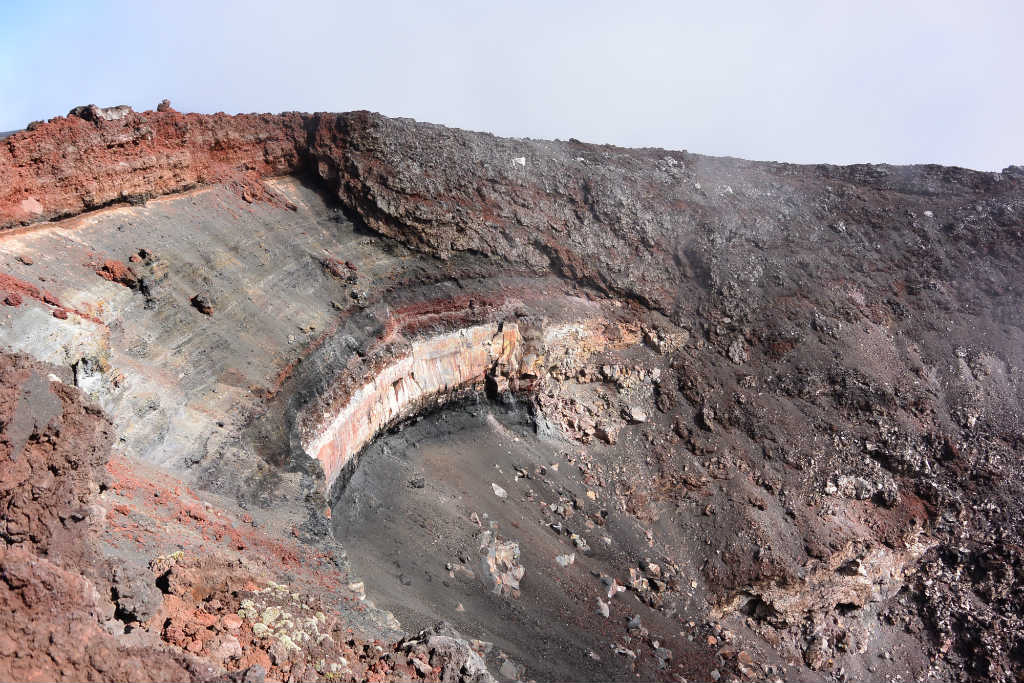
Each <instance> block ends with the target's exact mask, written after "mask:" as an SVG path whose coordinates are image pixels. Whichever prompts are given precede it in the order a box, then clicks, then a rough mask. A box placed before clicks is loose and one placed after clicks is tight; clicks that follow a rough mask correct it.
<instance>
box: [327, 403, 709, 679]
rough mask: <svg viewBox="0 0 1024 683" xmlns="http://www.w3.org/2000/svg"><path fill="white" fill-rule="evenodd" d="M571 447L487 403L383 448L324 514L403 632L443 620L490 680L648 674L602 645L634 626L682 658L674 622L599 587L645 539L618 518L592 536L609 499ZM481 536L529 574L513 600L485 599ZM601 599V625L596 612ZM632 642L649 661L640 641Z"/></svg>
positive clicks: (394, 436)
mask: <svg viewBox="0 0 1024 683" xmlns="http://www.w3.org/2000/svg"><path fill="white" fill-rule="evenodd" d="M572 448H573V446H572V444H569V443H566V442H565V441H555V440H546V439H543V438H541V437H539V436H538V435H537V434H536V433H535V430H534V426H533V421H532V419H531V418H530V417H529V416H528V415H527V414H526V412H525V409H523V408H521V407H518V406H517V407H511V408H510V407H508V406H505V405H501V404H497V403H493V402H481V403H476V404H462V405H459V406H453V407H450V408H447V409H444V410H442V411H436V412H433V413H431V414H428V415H426V416H423V417H422V418H421V419H417V420H414V421H411V422H409V423H407V424H405V425H403V426H402V428H401V429H397V430H392V432H391V433H388V434H385V435H383V436H381V437H379V438H378V439H377V440H376V441H374V442H373V443H372V444H371V445H370V446H369V447H368V448H367V449H366V451H365V452H364V453H363V455H362V456H361V458H360V460H359V463H358V465H357V467H356V468H355V470H354V472H353V473H352V475H351V478H350V479H349V481H348V482H347V485H346V486H345V487H344V488H343V489H342V491H341V493H340V495H338V496H337V498H336V500H335V501H334V503H333V505H332V512H333V515H332V528H333V530H334V534H335V537H336V538H337V539H338V540H339V542H341V543H342V544H343V545H344V546H345V547H346V548H347V549H348V551H349V557H350V558H351V561H352V565H353V568H354V570H355V571H356V573H357V574H358V575H359V576H362V577H365V579H366V594H367V598H368V599H370V600H371V601H373V602H374V603H376V604H377V606H379V607H383V608H385V609H387V610H389V611H391V612H393V613H394V614H395V615H396V616H397V617H398V619H399V621H401V622H402V625H403V626H404V627H405V628H406V629H411V630H418V629H421V628H426V627H428V626H430V625H431V624H433V623H434V622H436V621H437V620H438V619H444V620H446V621H448V622H450V623H451V624H453V625H455V626H456V628H458V629H459V630H460V631H461V632H463V633H472V634H474V635H475V637H476V638H479V639H482V640H486V641H490V642H493V644H494V647H493V649H492V651H491V653H490V655H491V658H492V660H493V663H494V664H495V668H494V669H493V670H496V671H497V670H500V669H501V666H502V663H503V661H504V660H503V659H502V658H501V657H500V656H499V653H502V654H506V655H508V660H509V662H510V664H509V665H506V668H505V671H516V670H517V669H516V665H521V666H523V667H525V673H523V672H520V674H518V675H517V677H521V678H524V679H525V678H533V679H536V680H580V679H588V680H630V679H632V680H635V677H636V675H641V677H643V678H645V679H649V678H653V677H655V673H654V671H653V670H652V669H651V668H650V667H651V664H652V662H654V661H656V660H655V658H653V657H643V658H641V659H640V660H639V662H640V666H639V667H637V666H635V664H636V660H634V659H633V658H631V657H630V656H629V655H628V654H616V653H615V651H614V648H613V647H612V645H613V644H618V643H619V642H622V641H623V635H624V634H625V633H626V631H627V629H626V626H627V623H626V622H628V621H629V620H630V619H631V618H633V617H639V618H640V620H641V623H642V624H643V626H644V627H645V628H647V629H649V630H650V631H651V633H655V634H658V635H655V636H654V638H655V639H658V640H660V641H661V642H662V643H663V644H664V646H665V647H672V649H673V650H675V653H676V655H675V656H677V657H684V658H685V657H686V656H687V655H688V654H690V655H692V654H693V652H689V653H688V652H687V650H688V649H690V650H692V649H693V648H686V647H685V645H686V643H685V639H681V638H679V633H678V631H679V629H678V628H677V627H676V626H675V625H674V624H673V623H672V620H671V619H666V618H665V617H664V615H663V614H662V613H660V612H658V611H656V610H653V609H651V608H650V607H648V606H647V605H646V604H642V603H641V602H640V601H639V600H637V599H636V597H635V595H633V594H632V593H625V592H617V591H616V593H615V594H614V596H613V597H612V598H608V597H607V594H606V593H607V590H609V586H608V585H607V584H605V583H602V581H601V577H621V576H623V575H624V574H626V573H627V572H628V568H629V567H630V566H636V564H635V562H634V561H631V560H630V558H631V557H636V556H637V555H638V554H642V550H643V546H644V545H645V543H644V541H643V534H642V530H640V529H639V528H638V527H637V526H636V525H635V524H634V523H632V522H631V521H630V519H629V518H628V517H627V516H625V515H621V514H619V513H617V512H615V513H611V514H608V516H607V517H605V518H603V519H605V520H606V521H605V522H604V524H603V525H602V526H597V525H596V524H595V523H594V522H593V521H592V520H591V516H595V517H599V516H600V510H602V509H604V510H605V513H606V514H607V513H608V511H607V509H605V508H603V507H602V506H603V505H607V503H608V501H607V500H602V499H603V498H606V496H605V495H602V496H601V497H597V495H596V492H595V491H594V490H593V489H588V488H587V487H586V486H585V485H583V484H582V483H581V482H580V480H579V476H578V475H579V470H578V469H577V468H576V467H575V466H574V465H573V463H572V461H571V460H570V459H569V458H571V456H572V453H571V451H570V450H567V449H572ZM575 448H576V450H578V449H579V447H578V446H576V447H575ZM567 456H569V458H567ZM524 474H525V476H524ZM495 486H497V487H499V489H495ZM588 491H589V493H590V496H588ZM566 500H569V501H576V502H577V503H578V504H579V508H580V509H574V506H573V503H571V502H570V503H569V504H568V506H566V505H564V504H563V503H562V501H566ZM553 505H555V506H560V510H561V511H560V512H552V511H551V506H553ZM553 524H554V525H558V526H560V527H562V530H561V531H559V530H556V529H553V528H552V525H553ZM486 532H491V533H493V534H495V535H496V536H497V537H499V538H500V539H502V540H505V541H508V542H513V543H516V544H517V545H518V549H519V552H520V555H519V558H518V562H519V563H521V564H522V566H523V567H524V569H525V574H524V576H523V578H522V579H521V581H520V582H519V590H518V591H517V593H516V595H515V597H507V596H501V595H498V594H496V593H495V592H494V591H493V590H491V586H490V584H489V582H488V579H487V576H486V573H487V572H486V569H485V568H484V567H483V566H482V561H481V550H480V547H481V537H482V536H483V535H484V534H485V533H486ZM573 533H576V534H578V535H579V536H580V537H582V538H583V539H584V540H585V541H586V544H587V546H585V548H580V547H577V546H576V545H575V544H574V543H573V541H572V540H571V534H573ZM558 558H561V559H562V562H563V563H566V566H562V564H560V563H559V561H558ZM569 558H571V560H569ZM598 597H603V599H604V600H603V601H604V602H605V603H606V604H607V605H609V608H608V609H609V616H607V617H605V616H603V615H601V614H600V613H599V605H598V602H597V599H598ZM629 645H631V647H632V649H635V650H639V649H643V650H650V642H649V639H645V638H634V639H633V641H632V642H631V643H629ZM624 647H625V645H624ZM644 654H649V652H645V653H644ZM694 664H698V662H694ZM693 669H694V671H707V670H708V669H707V668H706V667H700V666H694V667H693Z"/></svg>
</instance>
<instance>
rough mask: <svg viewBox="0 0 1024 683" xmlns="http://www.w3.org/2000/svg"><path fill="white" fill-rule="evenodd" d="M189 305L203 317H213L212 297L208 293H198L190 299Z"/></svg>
mask: <svg viewBox="0 0 1024 683" xmlns="http://www.w3.org/2000/svg"><path fill="white" fill-rule="evenodd" d="M190 303H191V304H192V306H193V308H195V309H196V310H197V311H199V312H200V313H202V314H203V315H213V297H212V296H210V293H209V292H199V293H198V294H196V295H195V296H194V297H192V299H191V300H190Z"/></svg>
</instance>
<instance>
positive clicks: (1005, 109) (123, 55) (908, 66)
mask: <svg viewBox="0 0 1024 683" xmlns="http://www.w3.org/2000/svg"><path fill="white" fill-rule="evenodd" d="M1022 33H1024V2H1022V1H1021V0H1010V1H1005V2H1004V1H990V2H986V1H979V0H973V1H971V2H965V1H960V2H947V1H946V0H928V1H922V2H909V1H908V2H900V1H899V0H890V1H889V2H870V1H866V0H860V1H850V2H839V1H830V0H818V1H807V2H787V1H785V0H777V1H774V2H767V1H765V0H760V1H740V0H737V1H735V2H723V1H717V2H715V1H712V0H706V1H705V2H701V3H689V2H671V1H667V0H665V1H662V2H632V1H624V0H616V1H614V2H596V1H595V2H557V1H556V0H548V1H547V2H532V1H525V0H523V1H519V2H497V1H496V0H490V1H485V0H479V1H477V2H454V1H453V2H434V3H430V2H426V1H425V0H421V1H419V2H386V1H383V0H365V1H363V2H358V3H355V2H341V1H335V2H330V1H328V0H315V1H306V2H304V1H302V0H294V1H292V2H282V1H280V0H278V1H276V2H267V1H264V0H248V1H246V2H241V1H238V2H235V1H223V2H222V1H218V0H204V1H202V2H199V1H196V0H177V1H173V0H172V1H163V2H158V1H157V0H132V1H130V2H123V1H107V2H101V1H95V2H86V1H84V0H75V1H69V0H0V131H2V130H8V129H16V128H23V127H24V126H25V125H26V124H27V123H28V122H29V121H31V120H33V119H43V118H49V117H52V116H56V115H63V114H65V113H67V111H68V110H69V109H71V108H72V107H73V106H75V105H78V104H88V103H95V104H98V105H101V106H108V105H113V104H129V105H131V106H133V107H135V108H136V109H152V108H154V107H155V106H156V104H157V102H159V101H160V100H161V99H162V98H164V97H167V98H170V99H171V101H172V103H173V105H174V107H175V108H176V109H178V110H180V111H200V112H215V111H226V112H230V113H235V112H251V111H270V112H278V111H286V110H300V111H347V110H352V109H370V110H373V111H379V112H382V113H384V114H387V115H390V116H410V117H413V118H416V119H418V120H421V121H431V122H435V123H444V124H447V125H451V126H458V127H461V128H470V129H474V130H488V131H492V132H494V133H497V134H499V135H508V136H515V137H538V138H561V139H567V138H569V137H575V138H579V139H581V140H585V141H588V142H608V143H614V144H619V145H626V146H657V147H666V148H670V149H688V150H690V151H692V152H701V153H705V154H720V155H723V154H724V155H733V156H740V157H746V158H752V159H773V160H781V161H795V162H819V161H823V162H834V163H852V162H860V161H876V162H890V163H918V162H920V163H925V162H935V163H945V164H956V165H961V166H968V167H971V168H979V169H990V170H998V169H1001V168H1003V167H1005V166H1007V165H1008V164H1011V163H1024V125H1022V123H1024V106H1022V105H1024V87H1022V85H1024V49H1022V40H1024V39H1022Z"/></svg>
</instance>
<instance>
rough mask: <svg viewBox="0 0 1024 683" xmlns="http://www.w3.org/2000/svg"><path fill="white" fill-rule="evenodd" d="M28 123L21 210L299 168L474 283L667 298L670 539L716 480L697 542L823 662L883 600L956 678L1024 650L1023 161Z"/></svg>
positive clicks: (659, 400) (819, 665) (438, 133)
mask: <svg viewBox="0 0 1024 683" xmlns="http://www.w3.org/2000/svg"><path fill="white" fill-rule="evenodd" d="M30 128H31V129H30V130H28V131H25V132H21V133H16V134H14V135H12V136H10V137H9V138H6V139H5V140H4V141H3V142H2V143H0V178H3V184H2V186H0V224H2V226H3V227H4V228H7V229H10V230H15V231H17V230H22V229H24V228H23V226H29V225H31V224H33V223H36V222H39V221H44V220H53V219H57V218H61V217H66V216H72V215H75V214H79V213H81V212H83V211H87V210H90V209H95V208H98V207H103V206H107V205H110V204H116V203H119V202H129V203H138V202H143V201H145V200H146V199H149V198H152V197H156V196H160V195H165V194H170V193H177V192H182V191H185V190H189V189H192V188H196V187H201V186H206V185H222V186H226V187H228V188H230V189H231V190H232V191H234V192H235V193H237V194H238V195H239V196H240V197H241V198H242V199H243V200H244V201H245V202H247V203H253V202H269V203H270V204H275V203H276V204H278V205H280V206H287V205H288V204H289V202H290V200H289V199H287V198H286V197H284V196H283V195H281V194H280V193H277V192H275V191H274V190H273V188H270V189H268V187H267V186H266V185H264V184H263V183H262V182H261V179H262V178H266V177H268V176H280V175H288V174H298V175H305V176H307V177H312V178H315V179H317V182H318V183H320V186H321V187H323V188H324V189H325V191H326V192H328V193H330V194H332V195H333V196H336V197H337V199H338V201H339V202H340V203H341V205H342V206H343V207H344V208H345V210H346V211H347V212H348V213H349V215H350V216H352V217H353V218H355V219H357V220H359V221H361V222H362V224H364V225H365V226H367V227H369V228H370V229H372V230H374V231H376V232H377V233H379V234H382V235H386V236H388V237H391V238H394V239H395V240H398V241H399V242H401V243H403V244H405V245H406V246H407V247H409V248H411V249H413V250H415V251H418V252H421V253H426V254H429V255H433V256H437V257H439V258H441V259H442V260H447V261H448V262H449V263H451V264H453V265H452V267H453V268H454V267H458V268H465V263H467V262H473V263H479V264H483V265H479V266H476V267H477V268H479V269H480V270H479V272H478V273H477V275H478V276H479V278H480V280H481V281H482V282H486V281H487V279H488V278H491V277H498V274H499V273H501V272H502V270H503V269H514V270H515V272H516V273H520V274H525V275H524V276H529V277H544V276H547V275H549V274H555V275H557V276H560V277H561V278H563V279H564V280H566V281H567V282H568V283H570V286H576V287H578V288H579V290H578V291H579V292H583V293H589V294H588V295H590V296H594V297H607V298H608V299H610V300H615V299H618V300H619V301H621V302H623V303H624V304H625V306H626V308H627V309H628V310H633V311H637V313H636V315H637V317H644V316H650V315H664V316H666V318H667V320H666V321H665V322H664V324H665V325H666V326H669V325H670V326H674V327H676V328H679V329H683V330H686V331H687V333H688V334H687V336H688V338H689V343H688V344H687V345H686V346H685V348H682V349H675V350H672V351H669V352H667V353H665V354H664V355H663V356H661V360H660V361H658V362H659V363H661V365H662V366H663V378H662V379H661V381H660V383H659V384H658V385H657V388H656V389H654V398H655V401H656V405H652V406H651V408H652V409H656V410H657V413H658V415H657V419H656V420H651V421H650V422H649V423H645V425H644V426H643V427H642V428H643V429H647V430H649V433H650V434H651V440H650V441H649V443H648V444H647V445H646V446H644V450H645V451H646V453H645V454H644V455H645V456H647V457H648V458H649V459H653V461H654V462H655V464H654V465H653V466H651V467H650V468H649V469H647V470H645V472H646V473H647V474H648V475H651V476H652V479H651V480H650V483H649V484H647V485H644V484H642V482H643V478H642V477H640V476H639V474H638V477H637V481H638V482H640V483H638V485H637V486H636V487H634V489H635V490H634V491H633V492H632V493H631V494H625V499H626V500H627V502H628V505H629V507H630V510H631V512H632V513H633V514H635V515H636V516H638V517H643V516H645V515H651V514H654V512H653V511H654V510H655V509H657V510H659V512H658V514H659V515H660V516H662V517H664V518H665V519H662V521H661V524H662V525H663V526H667V527H668V528H663V529H662V533H664V534H666V535H667V536H668V537H669V538H671V533H672V532H671V527H672V525H673V523H674V520H673V517H672V514H678V515H685V514H686V513H680V512H678V509H679V507H678V506H679V505H681V504H682V503H681V499H694V500H697V501H699V502H700V504H699V505H696V507H695V508H694V509H695V510H697V511H699V512H700V514H699V517H700V519H701V527H702V528H703V529H704V532H705V533H706V534H707V536H708V538H709V539H711V541H712V543H713V546H714V549H715V550H718V551H719V552H711V551H708V552H706V553H705V552H703V551H697V550H694V551H693V555H692V557H691V558H688V559H689V561H690V562H691V563H692V564H693V565H695V569H697V570H698V571H699V573H700V576H701V581H702V583H706V590H707V594H708V602H709V604H710V605H712V606H713V609H714V610H716V611H717V612H718V613H720V614H726V613H731V612H733V611H735V610H737V609H739V610H744V612H743V613H744V614H745V615H746V617H747V618H748V620H749V622H750V623H749V624H748V626H749V628H750V630H751V632H753V633H758V634H761V635H762V636H763V637H764V638H765V639H766V640H767V642H774V643H776V645H777V647H778V649H779V650H780V651H781V652H784V653H787V655H789V654H792V655H796V656H799V657H800V659H801V660H802V662H803V664H804V665H806V666H807V667H808V669H809V670H813V671H828V670H830V669H831V668H832V667H833V662H834V661H835V660H842V661H845V660H844V658H845V659H846V660H848V659H850V658H851V657H852V658H853V659H856V657H855V656H854V655H856V654H857V653H858V652H859V650H860V649H861V648H862V647H863V648H866V647H867V642H868V641H870V639H871V633H870V631H871V624H873V623H887V624H890V625H895V626H897V627H898V628H902V629H904V630H905V631H906V632H907V633H909V634H911V635H910V637H911V638H912V639H916V640H918V641H920V642H921V643H922V644H923V646H924V648H925V650H924V651H925V652H926V653H927V659H928V666H933V667H938V668H939V669H940V670H941V671H943V672H946V674H947V675H951V676H960V677H964V678H973V679H977V680H982V679H987V678H994V679H1005V680H1009V678H1008V677H1009V676H1011V675H1012V674H1010V673H1009V672H1011V671H1014V670H1015V669H1019V668H1020V666H1021V663H1022V656H1024V655H1022V653H1024V641H1022V628H1021V624H1020V614H1021V609H1022V606H1021V605H1020V601H1019V597H1018V593H1019V585H1020V578H1021V576H1020V573H1021V571H1022V569H1021V557H1020V551H1019V548H1020V547H1021V537H1020V534H1021V526H1020V525H1021V503H1020V502H1019V501H1020V500H1021V498H1020V493H1021V481H1022V480H1021V475H1022V472H1021V460H1020V458H1021V446H1022V440H1024V431H1022V426H1021V415H1022V407H1024V390H1022V379H1024V378H1022V370H1021V368H1022V367H1024V357H1022V356H1024V335H1022V328H1021V323H1022V320H1021V317H1022V312H1021V306H1020V303H1021V301H1022V287H1024V278H1022V276H1021V273H1022V272H1024V263H1022V261H1024V250H1022V243H1024V242H1022V240H1024V238H1022V235H1021V230H1022V228H1024V225H1022V218H1021V216H1022V211H1024V173H1022V172H1021V171H1020V169H1019V168H1015V167H1010V168H1008V169H1005V170H1004V171H1003V172H1002V173H980V172H974V171H968V170H964V169H952V168H942V167H935V166H924V167H886V166H852V167H833V166H795V165H788V164H770V163H759V162H747V161H741V160H732V159H715V158H709V157H702V156H699V155H693V154H689V153H685V152H666V151H663V150H624V149H620V148H614V147H608V146H595V145H588V144H584V143H580V142H577V141H569V142H545V141H532V140H509V139H500V138H496V137H494V136H490V135H487V134H481V133H469V132H465V131H457V130H452V129H448V128H444V127H441V126H433V125H428V124H419V123H416V122H412V121H408V120H393V119H387V118H384V117H381V116H377V115H373V114H369V113H366V112H356V113H351V114H313V115H306V114H284V115H279V116H271V115H249V116H237V117H229V116H224V115H215V116H202V115H194V114H189V115H183V114H179V113H177V112H173V111H162V112H146V113H142V114H139V113H135V112H131V111H120V112H115V114H114V115H113V116H111V117H106V116H101V115H97V114H95V113H93V112H92V110H82V111H80V112H79V115H77V116H69V117H67V118H58V119H54V120H52V121H50V122H48V123H41V124H38V125H33V126H31V127H30ZM40 296H42V295H40ZM494 310H495V313H494V315H495V317H497V318H500V317H501V316H502V315H505V313H503V312H502V310H503V309H502V307H501V306H496V307H495V309H494ZM653 319H654V318H652V320H653ZM648 329H649V330H653V329H654V327H653V326H648ZM642 334H646V333H643V332H641V335H642ZM650 336H652V338H653V339H657V332H656V331H655V332H654V333H653V335H650ZM313 367H319V366H317V364H316V363H314V364H313ZM303 372H304V371H303V369H302V368H301V367H300V368H299V370H298V376H300V377H301V376H302V374H303ZM307 372H311V371H307ZM311 381H312V380H311ZM319 395H320V396H324V397H328V398H330V399H331V400H332V401H335V403H336V400H335V399H336V398H337V397H336V396H334V394H332V393H331V391H329V390H327V389H324V390H323V391H321V392H319ZM346 396H348V394H347V393H345V392H342V393H341V398H342V399H344V397H346ZM538 400H539V401H543V400H545V399H543V398H541V399H538ZM271 412H273V409H271ZM291 415H292V417H290V418H287V419H294V413H292V414H291ZM300 419H301V417H300ZM583 434H584V436H585V430H584V432H583ZM622 448H626V447H625V446H623V447H622ZM632 448H634V449H636V446H635V445H634V446H632ZM638 457H640V456H638ZM638 472H639V471H638ZM715 482H721V483H715ZM665 504H670V505H675V506H676V509H677V512H676V513H666V512H664V509H665V507H664V506H665ZM689 504H690V503H687V505H689ZM761 513H765V514H761ZM680 528H681V527H680ZM671 540H677V539H671ZM666 545H670V544H669V543H666ZM883 574H884V575H885V576H884V578H882V575H883ZM864 577H867V578H868V579H869V580H867V581H864V580H863V578H864ZM849 579H853V580H852V581H851V580H849ZM702 588H703V586H702ZM821 596H824V597H823V598H822V597H821ZM868 613H870V614H868ZM865 624H866V625H867V626H865ZM902 664H903V665H904V666H906V667H910V666H911V664H910V662H909V660H908V661H906V662H903V663H902ZM846 665H847V666H853V665H852V664H849V663H847V664H846ZM865 666H866V665H865ZM915 666H916V664H915ZM907 670H909V668H908V669H907Z"/></svg>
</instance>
